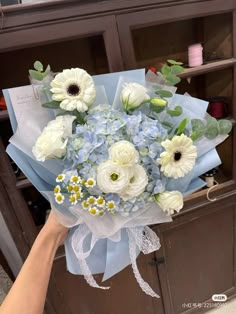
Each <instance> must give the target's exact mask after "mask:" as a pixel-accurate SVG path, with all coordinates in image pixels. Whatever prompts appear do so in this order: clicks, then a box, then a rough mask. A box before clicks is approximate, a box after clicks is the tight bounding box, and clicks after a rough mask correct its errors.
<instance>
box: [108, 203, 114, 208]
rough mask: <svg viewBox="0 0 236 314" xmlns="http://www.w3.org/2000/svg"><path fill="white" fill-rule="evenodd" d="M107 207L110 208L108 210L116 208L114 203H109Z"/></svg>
mask: <svg viewBox="0 0 236 314" xmlns="http://www.w3.org/2000/svg"><path fill="white" fill-rule="evenodd" d="M107 207H108V209H113V208H115V205H114V203H108V204H107Z"/></svg>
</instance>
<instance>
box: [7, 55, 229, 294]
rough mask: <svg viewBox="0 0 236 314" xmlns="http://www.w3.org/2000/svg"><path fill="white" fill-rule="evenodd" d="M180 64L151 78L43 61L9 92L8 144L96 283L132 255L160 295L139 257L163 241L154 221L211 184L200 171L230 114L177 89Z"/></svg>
mask: <svg viewBox="0 0 236 314" xmlns="http://www.w3.org/2000/svg"><path fill="white" fill-rule="evenodd" d="M180 71H182V67H181V64H179V63H178V62H175V61H173V60H170V61H169V65H166V66H164V67H163V68H162V71H161V72H160V73H158V75H156V74H153V73H152V72H148V73H147V76H146V80H145V71H144V70H135V71H127V72H121V73H112V74H105V75H99V76H94V77H91V76H90V75H89V74H88V73H87V72H86V71H85V70H83V69H80V68H73V69H66V70H63V72H61V73H58V74H56V75H55V74H53V73H52V72H51V69H50V67H49V66H48V67H47V68H46V70H45V71H44V68H43V65H42V64H41V63H40V62H38V61H37V62H35V64H34V70H30V75H31V82H32V85H30V86H25V87H18V88H13V89H9V90H5V91H4V96H5V99H6V102H7V106H8V110H9V115H10V118H11V123H12V127H13V131H14V135H13V137H12V138H11V140H10V142H11V143H10V145H9V146H8V148H7V152H8V154H9V155H10V156H11V158H12V159H13V160H14V161H15V162H16V163H17V164H18V166H19V167H20V168H21V169H22V171H23V172H24V173H25V175H26V176H27V177H28V178H29V180H30V181H31V182H32V183H33V184H34V185H35V187H36V188H37V189H38V190H39V191H40V192H41V193H42V194H43V195H44V196H45V197H46V198H47V199H48V200H49V201H50V204H51V208H52V210H54V211H55V213H56V215H57V217H58V219H59V221H60V222H61V223H62V224H64V225H66V226H68V227H70V228H71V230H70V233H69V236H68V238H67V240H66V242H65V251H66V259H67V267H68V270H69V271H70V272H72V273H74V274H82V275H84V277H85V279H86V280H87V282H88V283H89V284H90V285H91V286H92V287H96V288H102V289H108V288H109V287H104V286H100V285H99V284H98V283H97V282H96V281H95V279H94V277H93V274H97V273H103V274H104V276H103V280H106V279H108V278H110V277H111V276H113V275H114V274H116V273H118V272H119V271H121V270H122V269H123V268H125V267H126V266H127V265H129V264H131V265H132V269H133V272H134V275H135V278H136V279H137V282H138V284H139V285H140V287H141V288H142V289H143V291H144V292H145V293H146V294H148V295H150V296H152V297H159V296H158V295H157V294H156V293H155V292H154V291H153V290H152V288H151V287H150V286H149V285H148V283H146V282H145V281H144V280H143V278H142V277H141V274H140V273H139V270H138V267H137V264H136V259H137V257H138V255H139V253H140V252H143V253H144V254H148V253H151V252H153V251H155V250H158V249H159V248H160V242H159V238H158V237H157V235H156V234H155V233H154V232H153V231H152V229H151V228H150V227H148V226H149V225H152V224H159V223H164V222H170V221H172V217H171V216H172V215H173V214H174V213H175V212H179V211H180V210H181V209H182V208H183V203H184V196H185V195H188V194H191V193H193V192H195V191H197V190H199V189H200V188H202V187H203V186H204V185H205V181H203V180H201V179H200V178H199V176H201V175H202V174H203V173H205V172H207V171H208V170H210V169H212V168H214V167H216V166H218V165H219V164H220V163H221V161H220V158H219V156H218V154H217V152H216V150H215V146H216V145H218V144H219V143H221V142H222V141H224V140H225V139H226V138H227V136H228V135H227V134H228V133H229V132H230V131H231V127H232V126H231V123H230V122H229V121H228V120H216V119H214V118H212V117H210V116H209V115H208V114H207V113H206V109H207V105H208V104H207V102H205V101H203V100H200V99H196V98H193V97H191V96H189V95H178V94H176V93H175V91H176V88H175V87H174V85H175V84H176V83H177V82H178V81H179V78H178V76H177V75H176V74H178V73H179V72H180Z"/></svg>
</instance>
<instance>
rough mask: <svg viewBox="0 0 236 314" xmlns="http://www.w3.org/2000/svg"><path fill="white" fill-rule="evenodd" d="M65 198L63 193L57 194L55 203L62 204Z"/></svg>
mask: <svg viewBox="0 0 236 314" xmlns="http://www.w3.org/2000/svg"><path fill="white" fill-rule="evenodd" d="M64 199H65V196H64V195H62V194H61V193H57V194H56V195H55V201H56V202H57V204H62V203H63V202H64Z"/></svg>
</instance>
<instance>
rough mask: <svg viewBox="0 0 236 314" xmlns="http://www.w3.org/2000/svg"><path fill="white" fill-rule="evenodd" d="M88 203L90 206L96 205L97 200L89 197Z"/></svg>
mask: <svg viewBox="0 0 236 314" xmlns="http://www.w3.org/2000/svg"><path fill="white" fill-rule="evenodd" d="M87 202H88V204H89V205H93V204H95V203H96V198H95V197H94V196H89V197H88V198H87Z"/></svg>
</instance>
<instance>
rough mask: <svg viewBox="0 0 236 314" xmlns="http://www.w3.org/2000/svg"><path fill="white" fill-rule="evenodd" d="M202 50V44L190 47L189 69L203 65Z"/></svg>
mask: <svg viewBox="0 0 236 314" xmlns="http://www.w3.org/2000/svg"><path fill="white" fill-rule="evenodd" d="M202 50H203V47H202V45H201V44H194V45H191V46H189V47H188V65H189V67H197V66H199V65H202V64H203V57H202Z"/></svg>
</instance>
